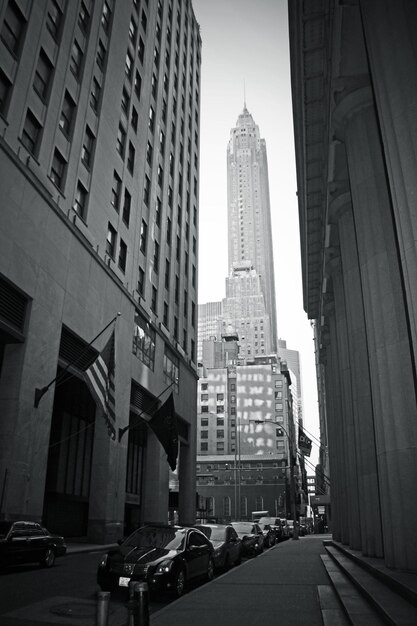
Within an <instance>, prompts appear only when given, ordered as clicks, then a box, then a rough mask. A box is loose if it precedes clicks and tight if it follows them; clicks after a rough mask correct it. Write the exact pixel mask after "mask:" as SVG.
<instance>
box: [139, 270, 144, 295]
mask: <svg viewBox="0 0 417 626" xmlns="http://www.w3.org/2000/svg"><path fill="white" fill-rule="evenodd" d="M138 293H139V295H140V296H142V298H143V296H144V294H145V272H144V271H143V269H142V268H141V267H140V268H139V277H138Z"/></svg>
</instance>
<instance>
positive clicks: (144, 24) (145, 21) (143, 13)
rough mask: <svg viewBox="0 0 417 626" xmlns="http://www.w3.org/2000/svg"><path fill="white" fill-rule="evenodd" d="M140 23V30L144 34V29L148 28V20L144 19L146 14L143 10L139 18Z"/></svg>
mask: <svg viewBox="0 0 417 626" xmlns="http://www.w3.org/2000/svg"><path fill="white" fill-rule="evenodd" d="M140 23H141V24H142V28H143V30H144V32H145V33H146V28H147V26H148V18H147V17H146V13H145V11H143V10H142V15H141V17H140Z"/></svg>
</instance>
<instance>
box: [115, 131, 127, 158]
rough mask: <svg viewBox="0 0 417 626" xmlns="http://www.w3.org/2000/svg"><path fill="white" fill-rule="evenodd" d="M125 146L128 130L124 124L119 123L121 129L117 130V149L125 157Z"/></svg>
mask: <svg viewBox="0 0 417 626" xmlns="http://www.w3.org/2000/svg"><path fill="white" fill-rule="evenodd" d="M125 146H126V131H125V129H124V128H123V126H122V124H119V129H118V131H117V141H116V149H117V152H118V153H119V154H120V156H121V157H122V158H123V157H124V154H125Z"/></svg>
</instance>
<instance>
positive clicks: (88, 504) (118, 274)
mask: <svg viewBox="0 0 417 626" xmlns="http://www.w3.org/2000/svg"><path fill="white" fill-rule="evenodd" d="M200 59H201V39H200V34H199V27H198V24H197V22H196V20H195V16H194V12H193V8H192V5H191V2H189V1H187V0H185V1H182V0H181V2H180V1H179V0H169V1H166V2H165V1H164V2H162V0H159V1H156V0H155V1H149V0H142V1H141V2H139V1H138V0H132V1H127V0H126V1H124V2H115V1H114V0H100V1H96V2H92V0H81V1H74V2H72V1H71V2H69V1H66V0H49V1H46V0H45V1H44V2H35V1H33V0H3V1H2V2H0V171H1V180H0V187H1V197H2V209H1V211H0V237H1V244H0V302H1V306H0V326H1V334H0V355H1V359H0V361H1V374H0V493H1V510H0V516H1V517H9V518H12V519H16V518H19V519H21V518H23V519H29V518H30V519H35V520H43V522H44V523H45V524H46V525H47V526H48V528H50V529H51V530H55V531H58V532H62V533H63V534H65V535H67V536H82V535H83V536H87V537H88V538H89V539H90V540H92V541H96V542H100V541H103V542H108V541H114V540H116V539H117V538H118V537H120V536H121V535H122V534H123V530H124V529H123V526H124V527H125V530H126V529H129V528H131V527H135V526H137V525H138V524H139V523H140V522H143V521H146V520H153V521H161V522H165V521H166V520H167V519H168V463H167V460H166V454H165V452H164V451H163V448H162V447H161V445H160V443H159V441H158V440H157V438H156V437H155V435H154V433H153V432H152V431H151V430H150V429H149V428H148V427H147V426H146V420H147V419H149V418H150V416H151V414H152V413H153V411H154V410H155V409H156V407H157V406H158V405H159V404H160V403H161V402H164V401H165V399H166V398H167V396H168V394H169V393H170V392H171V391H172V392H173V395H174V404H175V411H176V414H177V417H178V429H179V439H180V446H179V447H180V451H179V462H178V463H179V465H178V476H179V483H180V487H181V489H180V496H179V515H180V520H181V521H182V522H184V523H191V522H193V521H194V516H195V443H194V441H195V413H196V402H195V396H196V389H197V363H196V341H197V337H196V333H197V245H198V230H197V228H198V185H199V181H198V167H199V107H200V95H199V94H200ZM119 312H120V316H118V319H117V322H116V325H115V369H114V385H115V392H114V393H115V413H116V424H115V429H114V430H115V432H114V435H115V438H114V439H112V438H111V437H109V436H108V433H107V426H106V423H105V420H104V419H103V415H102V411H101V409H100V408H99V407H98V406H96V404H95V402H94V400H93V398H92V396H91V394H90V392H89V390H88V387H87V386H86V384H85V377H84V371H85V369H86V368H87V367H88V366H89V365H90V364H91V363H92V361H94V359H95V358H96V357H97V355H98V353H99V352H100V351H101V350H102V349H103V347H104V345H105V344H106V342H107V341H108V338H109V334H110V333H111V326H110V328H109V330H108V331H106V333H103V335H101V336H100V337H99V338H98V339H97V341H94V342H93V343H92V345H90V342H91V340H92V339H93V338H94V337H96V336H97V335H98V334H99V333H100V332H101V330H103V329H104V327H105V326H106V324H108V323H109V322H110V321H111V320H112V319H113V318H114V317H115V316H116V315H117V314H118V313H119ZM65 368H68V369H67V370H66V375H65V376H64V377H63V376H62V374H63V371H64V369H65ZM56 376H58V379H57V381H56V382H55V383H53V384H52V385H51V386H50V387H49V388H48V391H47V392H46V393H45V394H44V395H43V397H42V398H41V399H40V401H39V404H38V406H37V407H35V406H34V395H35V389H36V388H43V387H44V386H47V385H48V384H49V382H50V381H53V380H54V379H55V377H56ZM119 428H120V429H125V430H122V431H121V432H120V440H119Z"/></svg>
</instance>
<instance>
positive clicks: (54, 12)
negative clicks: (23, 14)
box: [46, 0, 62, 40]
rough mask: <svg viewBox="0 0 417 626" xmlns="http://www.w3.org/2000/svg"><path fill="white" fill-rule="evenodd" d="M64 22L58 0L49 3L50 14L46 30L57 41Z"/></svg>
mask: <svg viewBox="0 0 417 626" xmlns="http://www.w3.org/2000/svg"><path fill="white" fill-rule="evenodd" d="M61 22H62V11H61V7H60V6H59V5H58V3H57V1H56V0H51V2H50V3H49V9H48V14H47V16H46V28H47V29H48V30H49V32H50V33H51V35H52V37H53V38H54V39H55V40H58V38H59V34H60V30H61Z"/></svg>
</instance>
